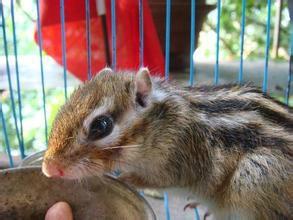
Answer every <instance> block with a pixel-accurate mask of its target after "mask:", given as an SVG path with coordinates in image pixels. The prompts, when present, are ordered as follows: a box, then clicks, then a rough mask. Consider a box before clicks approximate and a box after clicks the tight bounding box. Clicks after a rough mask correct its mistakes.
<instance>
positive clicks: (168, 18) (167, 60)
mask: <svg viewBox="0 0 293 220" xmlns="http://www.w3.org/2000/svg"><path fill="white" fill-rule="evenodd" d="M170 33H171V0H166V38H165V39H166V42H165V43H166V44H165V79H166V80H169V65H170Z"/></svg>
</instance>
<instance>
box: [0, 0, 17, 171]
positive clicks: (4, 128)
mask: <svg viewBox="0 0 293 220" xmlns="http://www.w3.org/2000/svg"><path fill="white" fill-rule="evenodd" d="M1 4H2V2H1ZM0 115H1V123H2V131H3V136H4V141H5V145H6V147H5V149H6V152H7V155H8V158H9V165H10V167H14V163H13V158H12V155H11V147H10V143H9V140H8V134H7V129H6V123H5V118H4V113H3V110H2V103H1V102H0Z"/></svg>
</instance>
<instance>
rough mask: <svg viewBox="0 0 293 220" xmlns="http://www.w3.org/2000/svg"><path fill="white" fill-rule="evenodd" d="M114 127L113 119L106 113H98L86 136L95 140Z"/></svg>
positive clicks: (105, 134) (108, 132)
mask: <svg viewBox="0 0 293 220" xmlns="http://www.w3.org/2000/svg"><path fill="white" fill-rule="evenodd" d="M113 127H114V122H113V119H112V118H111V117H109V116H107V115H100V116H98V117H96V118H95V119H94V120H93V121H92V123H91V125H90V128H89V135H88V138H89V139H90V140H97V139H101V138H103V137H106V136H107V135H109V134H110V133H111V132H112V130H113Z"/></svg>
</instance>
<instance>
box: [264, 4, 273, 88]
mask: <svg viewBox="0 0 293 220" xmlns="http://www.w3.org/2000/svg"><path fill="white" fill-rule="evenodd" d="M267 14H268V15H267V27H266V29H267V30H266V51H265V67H264V75H263V84H262V91H263V92H264V93H266V92H267V90H268V64H269V52H270V29H271V28H270V26H271V0H268V3H267Z"/></svg>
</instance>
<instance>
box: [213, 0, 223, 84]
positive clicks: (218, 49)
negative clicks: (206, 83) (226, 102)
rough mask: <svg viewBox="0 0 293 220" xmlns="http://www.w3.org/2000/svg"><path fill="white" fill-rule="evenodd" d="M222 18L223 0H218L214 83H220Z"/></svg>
mask: <svg viewBox="0 0 293 220" xmlns="http://www.w3.org/2000/svg"><path fill="white" fill-rule="evenodd" d="M220 19H221V0H217V30H216V32H217V38H216V63H215V73H214V83H215V84H216V85H217V84H218V83H219V53H220Z"/></svg>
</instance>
